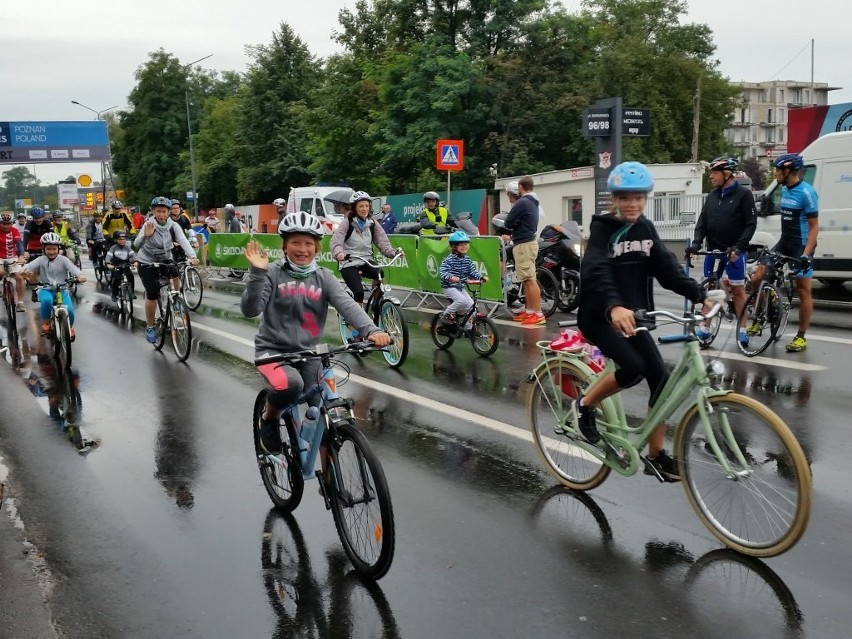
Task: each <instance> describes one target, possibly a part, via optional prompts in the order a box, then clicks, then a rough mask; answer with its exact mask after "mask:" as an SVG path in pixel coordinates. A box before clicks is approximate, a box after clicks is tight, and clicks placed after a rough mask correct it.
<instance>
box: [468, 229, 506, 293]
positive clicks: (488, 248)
mask: <svg viewBox="0 0 852 639" xmlns="http://www.w3.org/2000/svg"><path fill="white" fill-rule="evenodd" d="M502 246H503V242H502V240H501V239H500V238H499V237H485V236H476V237H472V238H470V249H468V251H467V255H468V257H470V259H472V260H473V261H474V262H475V263H476V268H477V269H479V272H480V273H482V274H483V275H485V276H486V277H487V278H488V281H487V282H486V283H485V284H484V285H483V286H482V299H484V300H493V301H502V300H503V282H502V277H501V274H500V259H501V257H502V255H503V251H502Z"/></svg>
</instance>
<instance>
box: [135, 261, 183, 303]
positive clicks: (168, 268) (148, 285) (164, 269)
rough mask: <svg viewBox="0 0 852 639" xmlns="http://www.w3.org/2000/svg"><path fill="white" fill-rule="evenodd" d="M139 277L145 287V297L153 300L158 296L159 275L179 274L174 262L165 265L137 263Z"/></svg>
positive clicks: (175, 275) (171, 276)
mask: <svg viewBox="0 0 852 639" xmlns="http://www.w3.org/2000/svg"><path fill="white" fill-rule="evenodd" d="M137 270H138V272H139V279H140V280H142V286H144V287H145V299H148V300H155V299H157V298H158V297H160V275H161V274H162V276H163V277H168V278H173V277H177V276H178V275H179V272H178V268H177V266H175V265H174V264H167V265H165V266H159V267H157V266H152V265H151V264H139V267H138V269H137Z"/></svg>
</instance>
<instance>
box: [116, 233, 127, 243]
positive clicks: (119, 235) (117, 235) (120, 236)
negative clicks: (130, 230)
mask: <svg viewBox="0 0 852 639" xmlns="http://www.w3.org/2000/svg"><path fill="white" fill-rule="evenodd" d="M121 238H125V239H127V231H116V232H115V233H113V234H112V239H114V240H115V241H116V242H117V241H118V240H120V239H121Z"/></svg>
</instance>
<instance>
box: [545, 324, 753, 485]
mask: <svg viewBox="0 0 852 639" xmlns="http://www.w3.org/2000/svg"><path fill="white" fill-rule="evenodd" d="M716 312H718V309H717V311H716ZM655 313H657V314H665V316H667V317H675V316H673V315H671V314H666V312H665V311H656V312H655ZM649 316H650V313H649ZM679 341H685V342H686V345H685V347H684V350H683V355H682V356H681V358H680V361H679V362H678V364H677V366H675V369H674V371H672V373H671V375H670V376H669V378H668V379H667V380H666V383H665V385H664V386H663V388H662V390H661V391H660V393H659V395H658V397H657V400H656V401H655V402H654V405H653V406H652V407H651V408H650V410H649V411H648V414H647V415H646V416H645V418H644V419H643V420H642V421H641V422H640V423H639V424H638V425H637V426H630V425H629V424H628V422H627V414H626V412H625V410H624V402H623V400H622V399H621V393H620V392H619V393H616V394H614V395H611V396H609V397H607V398H605V399H603V400H602V401H601V413H602V415H599V416H598V418H597V423H598V426H599V429H600V430H601V433H602V435H603V436H604V440H605V441H607V442H608V443H609V444H610V446H612V447H613V449H612V450H610V451H608V452H609V453H615V455H610V454H608V453H607V452H605V451H601V450H598V449H589V448H586V447H584V450H585V451H587V452H589V453H590V454H595V455H596V456H598V457H599V458H600V459H601V461H603V462H604V463H606V465H607V466H609V467H610V468H612V469H614V470H615V471H616V472H618V473H620V474H622V475H624V476H630V475H634V474H636V473H637V472H638V471H639V469H640V468H642V467H643V462H642V460H641V458H640V452H639V451H640V450H642V448H643V447H644V446H645V444H646V443H647V442H648V440H649V439H650V438H651V435H653V433H654V431H655V430H656V429H657V427H658V426H659V425H660V424H662V423H664V422H665V421H666V420H668V419H669V418H670V417H671V416H672V415H674V414H675V413H676V412H677V411H678V409H679V408H681V407H683V409H684V411H683V412H686V410H688V409H689V408H690V407H691V406H693V405H695V406H696V407H697V411H698V414H699V415H700V417H701V421H702V424H703V425H704V429H705V432H706V434H707V439H708V442H710V444H711V446H712V448H713V450H714V452H716V454H717V457H718V458H719V459H720V461H721V463H722V465H723V467H724V468H725V471H726V472H727V473H731V472H732V471H731V468H730V465H729V464H727V461H726V459H725V456H724V455H723V454H721V450H720V449H719V447H718V443H717V442H716V439H715V436H714V434H713V432H712V429H711V426H710V422H709V420H708V414H709V413H708V410H712V409H710V408H708V406H709V404H708V402H707V400H708V399H709V398H710V397H715V396H717V395H727V394H728V393H730V392H731V391H729V390H718V389H715V388H713V386H712V385H711V383H710V377H709V375H708V371H707V366H706V365H705V363H704V359H703V357H702V356H701V349H700V346H699V341H698V338H696V337H695V336H694V335H692V334H685V335H683V336H682V338H681V339H680V340H679ZM558 357H563V358H566V359H567V360H568V361H569V362H570V363H571V364H573V365H574V366H576V367H577V368H579V369H580V370H581V371H582V372H584V373H585V374H586V375H588V376H589V377H590V378H591V379H592V382H591V383H590V384H589V389H591V388H593V387H594V386H595V385H596V384H598V383H599V382H600V380H602V379H603V378H604V377H606V376H607V375H608V374H609V373H612V372H614V371H615V364H614V363H613V362H612V361H611V360H610V361H608V362H607V365H606V367H605V368H604V370H603V371H601V372H600V373H596V372H594V371H593V370H592V369H591V368H590V367H589V366H588V365H587V364H585V362H583V360H582V355H581V354H579V353H566V352H563V351H559V355H558ZM551 379H552V378H551ZM727 439H729V440H730V441H729V442H728V443H729V444H730V445H731V448H732V450H735V451H737V455H738V457H741V455H742V453H741V452H740V451H739V446H738V445H737V444H736V442H735V441H734V439H733V436H732V434H731V433H730V431H728V433H727ZM595 451H597V452H595ZM625 456H626V457H625ZM613 457H615V459H613ZM740 461H741V462H743V463H745V460H744V459H740Z"/></svg>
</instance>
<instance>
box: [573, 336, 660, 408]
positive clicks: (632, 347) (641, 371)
mask: <svg viewBox="0 0 852 639" xmlns="http://www.w3.org/2000/svg"><path fill="white" fill-rule="evenodd" d="M581 330H582V332H583V336H584V337H585V338H586V340H587V341H589V342H591V343H592V344H594V345H595V346H597V347H598V348H599V349H600V350H601V352H602V353H603V354H604V355H606V356H607V357H608V358H609V359H611V360H612V361H614V362H615V363H616V364H618V370H616V371H615V381H616V382H618V385H619V386H620V387H621V388H630V387H631V386H635V385H636V384H638V383H639V382H641V381H642V378H645V380H646V381H647V382H648V388H649V389H650V391H651V402H650V403H651V404H653V403H654V400H655V399H656V396H657V393H659V391H660V389H661V388H662V385H663V384H664V383H665V381H666V378H667V377H668V370H667V369H666V364H665V362H663V357H662V355H660V351H659V349H658V348H657V345H656V344H654V338H653V337H652V336H651V334H650V333H649V332H648V331H640V332H638V333H636V335H634V336H633V337H629V338H625V337H621V336H620V335H619V334H618V333H617V332H616V331H615V329H614V328H613V327H612V326H611V325H610V324H608V323H607V324H599V325H597V326H594V327H591V328H590V327H583V328H582V329H581Z"/></svg>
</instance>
